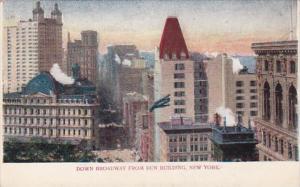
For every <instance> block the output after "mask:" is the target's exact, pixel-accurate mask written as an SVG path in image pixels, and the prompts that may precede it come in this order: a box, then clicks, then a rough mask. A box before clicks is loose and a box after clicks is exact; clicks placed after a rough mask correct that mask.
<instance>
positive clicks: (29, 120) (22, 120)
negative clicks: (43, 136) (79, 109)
mask: <svg viewBox="0 0 300 187" xmlns="http://www.w3.org/2000/svg"><path fill="white" fill-rule="evenodd" d="M93 121H94V120H93V119H92V124H93ZM54 122H56V124H57V125H76V124H78V125H81V124H84V125H88V122H89V120H88V119H53V118H50V119H49V118H9V117H7V118H5V124H6V125H9V124H14V125H15V124H21V125H27V124H28V125H32V124H36V125H38V124H43V125H49V124H50V125H53V124H54Z"/></svg>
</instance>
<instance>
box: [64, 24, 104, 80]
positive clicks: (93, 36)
mask: <svg viewBox="0 0 300 187" xmlns="http://www.w3.org/2000/svg"><path fill="white" fill-rule="evenodd" d="M67 47H68V50H67V72H68V74H69V75H71V69H72V64H79V66H80V70H81V77H82V78H87V79H88V80H91V81H92V82H93V83H94V84H96V81H97V72H98V68H97V58H98V39H97V32H96V31H90V30H88V31H82V32H81V40H75V41H74V42H71V41H70V35H68V46H67Z"/></svg>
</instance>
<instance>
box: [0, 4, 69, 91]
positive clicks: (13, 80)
mask: <svg viewBox="0 0 300 187" xmlns="http://www.w3.org/2000/svg"><path fill="white" fill-rule="evenodd" d="M3 31H4V32H3V57H2V59H3V70H4V71H3V72H4V73H3V92H4V93H8V92H16V91H21V88H22V86H25V85H26V84H27V83H28V81H29V80H31V79H32V78H33V77H35V76H36V75H37V74H38V73H39V72H40V71H49V70H50V69H51V67H52V65H53V64H54V63H58V64H59V65H61V64H62V59H63V49H62V14H61V12H60V11H59V9H58V5H57V4H55V7H54V10H53V11H52V12H51V18H45V17H44V10H43V9H42V8H41V5H40V2H37V4H36V8H35V9H34V10H33V19H29V20H28V21H23V20H21V21H16V20H15V21H12V20H7V23H5V25H4V29H3Z"/></svg>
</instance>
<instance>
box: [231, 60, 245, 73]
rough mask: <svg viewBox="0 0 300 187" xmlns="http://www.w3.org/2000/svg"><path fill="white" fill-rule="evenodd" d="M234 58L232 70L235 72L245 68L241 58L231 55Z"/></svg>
mask: <svg viewBox="0 0 300 187" xmlns="http://www.w3.org/2000/svg"><path fill="white" fill-rule="evenodd" d="M231 59H232V71H233V73H239V72H240V70H242V69H243V68H244V66H243V65H242V64H241V62H240V60H239V59H238V58H236V57H231Z"/></svg>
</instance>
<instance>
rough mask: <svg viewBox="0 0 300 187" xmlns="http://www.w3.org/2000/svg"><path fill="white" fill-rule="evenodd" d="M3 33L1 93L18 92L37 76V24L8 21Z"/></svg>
mask: <svg viewBox="0 0 300 187" xmlns="http://www.w3.org/2000/svg"><path fill="white" fill-rule="evenodd" d="M3 31H4V32H3V37H4V38H3V56H2V59H3V91H4V93H7V92H15V91H20V90H21V87H22V86H23V85H25V84H26V83H27V82H28V81H29V80H31V79H32V78H33V77H35V76H36V75H37V74H38V23H37V22H36V21H32V20H28V21H15V20H10V21H8V22H7V23H6V25H5V26H4V29H3Z"/></svg>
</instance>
